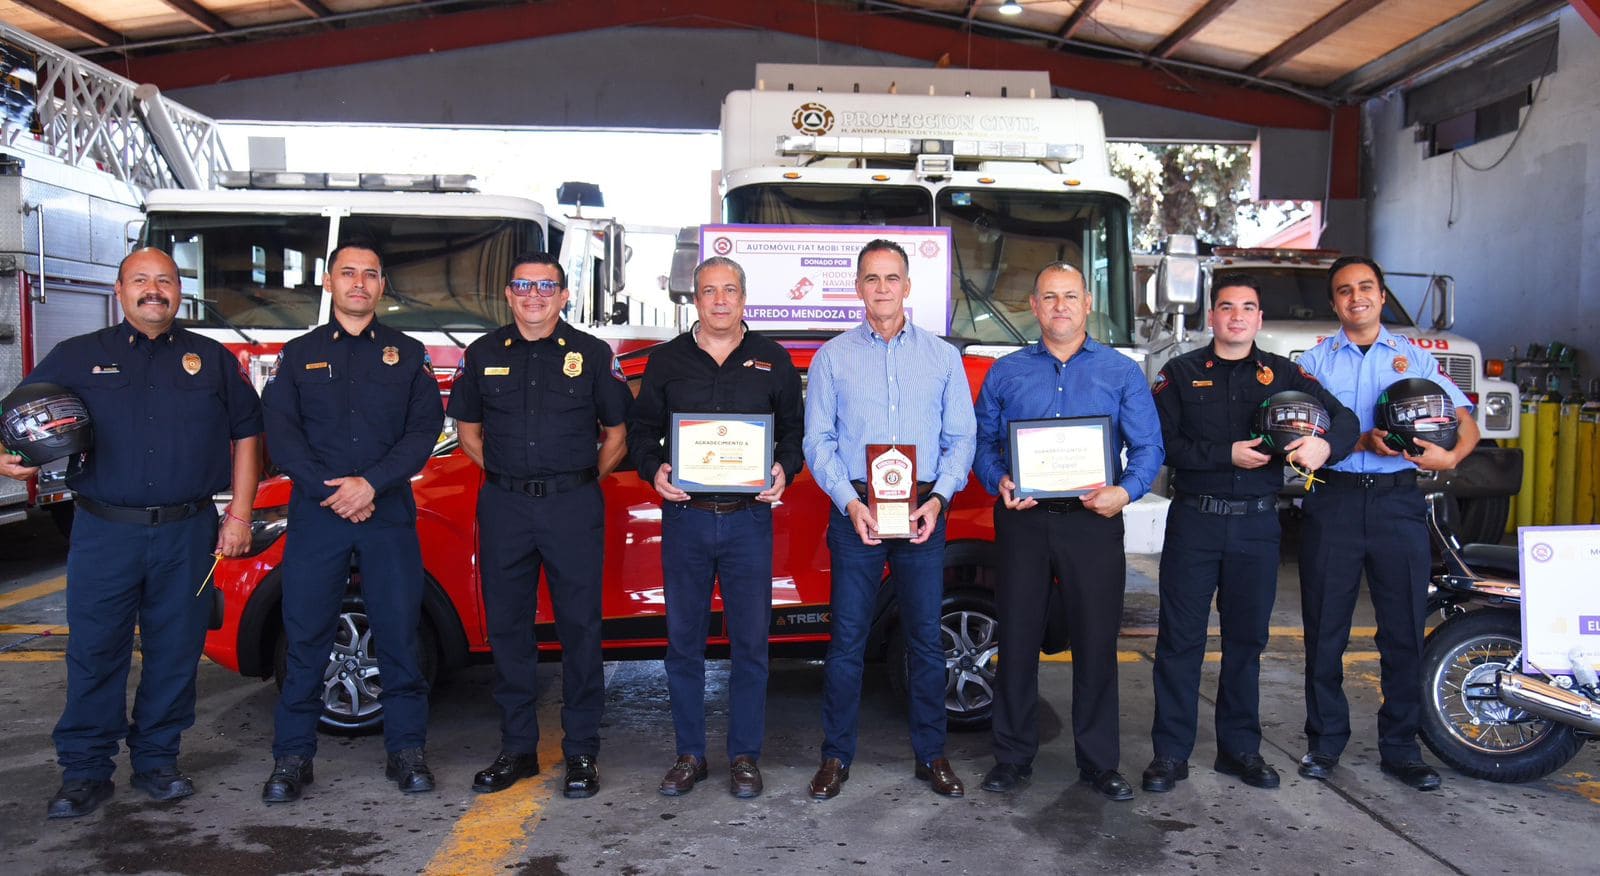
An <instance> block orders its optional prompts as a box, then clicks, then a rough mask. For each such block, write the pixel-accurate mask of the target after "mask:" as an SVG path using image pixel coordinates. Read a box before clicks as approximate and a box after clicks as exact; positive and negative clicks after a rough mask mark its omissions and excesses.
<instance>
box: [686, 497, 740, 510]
mask: <svg viewBox="0 0 1600 876" xmlns="http://www.w3.org/2000/svg"><path fill="white" fill-rule="evenodd" d="M682 504H684V505H686V506H688V507H690V508H697V509H699V510H701V511H710V512H711V513H712V514H732V513H733V512H735V511H743V510H744V509H746V508H751V507H754V506H755V505H756V504H757V501H756V498H755V497H754V496H728V497H725V498H716V497H712V496H706V497H704V498H700V499H690V500H689V501H687V502H684V503H682Z"/></svg>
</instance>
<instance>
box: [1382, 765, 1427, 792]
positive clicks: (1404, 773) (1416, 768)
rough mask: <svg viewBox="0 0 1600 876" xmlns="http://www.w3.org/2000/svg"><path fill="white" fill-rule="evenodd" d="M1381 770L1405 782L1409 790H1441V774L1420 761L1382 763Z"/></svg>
mask: <svg viewBox="0 0 1600 876" xmlns="http://www.w3.org/2000/svg"><path fill="white" fill-rule="evenodd" d="M1378 767H1379V769H1382V770H1383V771H1384V772H1385V773H1388V774H1389V775H1391V776H1394V777H1395V778H1397V779H1399V780H1400V781H1401V782H1404V783H1405V785H1406V786H1407V787H1409V788H1413V789H1415V790H1418V791H1437V790H1439V773H1438V772H1437V771H1435V770H1434V768H1433V767H1431V766H1428V765H1427V764H1425V763H1423V762H1422V761H1420V760H1413V761H1407V762H1406V763H1390V762H1389V761H1382V762H1380V763H1379V764H1378Z"/></svg>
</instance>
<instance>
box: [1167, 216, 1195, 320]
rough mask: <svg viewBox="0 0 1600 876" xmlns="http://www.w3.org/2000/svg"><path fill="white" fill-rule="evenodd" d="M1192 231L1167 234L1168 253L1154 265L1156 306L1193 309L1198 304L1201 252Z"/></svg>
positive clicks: (1169, 308) (1182, 311) (1182, 309)
mask: <svg viewBox="0 0 1600 876" xmlns="http://www.w3.org/2000/svg"><path fill="white" fill-rule="evenodd" d="M1198 251H1199V247H1198V246H1197V245H1196V243H1195V238H1194V235H1192V234H1174V235H1172V236H1171V237H1168V238H1167V254H1166V255H1165V256H1162V257H1161V265H1160V267H1159V268H1157V269H1156V309H1157V310H1158V311H1160V312H1162V313H1173V312H1178V313H1194V312H1195V311H1196V310H1197V309H1198V308H1199V307H1200V256H1199V255H1198Z"/></svg>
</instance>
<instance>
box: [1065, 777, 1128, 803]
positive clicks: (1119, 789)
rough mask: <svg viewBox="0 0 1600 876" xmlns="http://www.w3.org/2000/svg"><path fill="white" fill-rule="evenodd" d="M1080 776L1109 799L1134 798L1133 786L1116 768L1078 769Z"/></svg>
mask: <svg viewBox="0 0 1600 876" xmlns="http://www.w3.org/2000/svg"><path fill="white" fill-rule="evenodd" d="M1078 776H1079V778H1081V779H1083V780H1084V781H1085V782H1088V783H1089V784H1091V785H1093V786H1094V789H1095V790H1096V791H1099V792H1100V794H1101V795H1102V796H1104V797H1105V798H1106V799H1107V800H1132V799H1133V786H1132V785H1130V784H1128V780H1127V779H1124V778H1123V777H1122V774H1121V773H1119V772H1117V771H1116V770H1078Z"/></svg>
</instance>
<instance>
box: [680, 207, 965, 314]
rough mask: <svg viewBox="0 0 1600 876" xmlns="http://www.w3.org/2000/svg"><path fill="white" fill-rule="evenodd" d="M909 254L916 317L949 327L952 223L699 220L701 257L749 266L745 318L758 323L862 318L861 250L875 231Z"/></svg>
mask: <svg viewBox="0 0 1600 876" xmlns="http://www.w3.org/2000/svg"><path fill="white" fill-rule="evenodd" d="M879 237H881V238H885V239H887V240H892V241H894V242H895V243H898V244H900V246H902V247H904V248H905V251H906V255H907V256H908V257H909V259H910V265H909V275H910V277H911V297H910V298H908V299H907V300H906V312H907V314H908V315H909V318H910V320H911V322H912V323H913V324H914V325H916V326H917V327H919V328H925V329H927V330H929V331H931V332H936V333H938V334H941V335H942V334H947V333H948V332H949V329H950V229H948V228H904V227H884V226H871V227H858V226H839V225H702V226H701V227H700V257H701V258H702V259H705V258H709V257H711V256H714V255H720V256H726V257H728V258H731V259H733V260H734V261H736V262H738V263H739V266H740V267H742V268H744V273H745V301H744V318H745V321H746V322H748V323H749V324H750V327H751V328H757V329H838V330H843V329H847V328H850V327H851V326H852V325H855V324H856V323H859V322H861V320H862V307H861V299H860V298H858V297H857V296H856V256H857V254H858V253H860V252H861V247H863V246H865V245H866V244H867V242H868V241H870V240H872V239H874V238H879Z"/></svg>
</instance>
